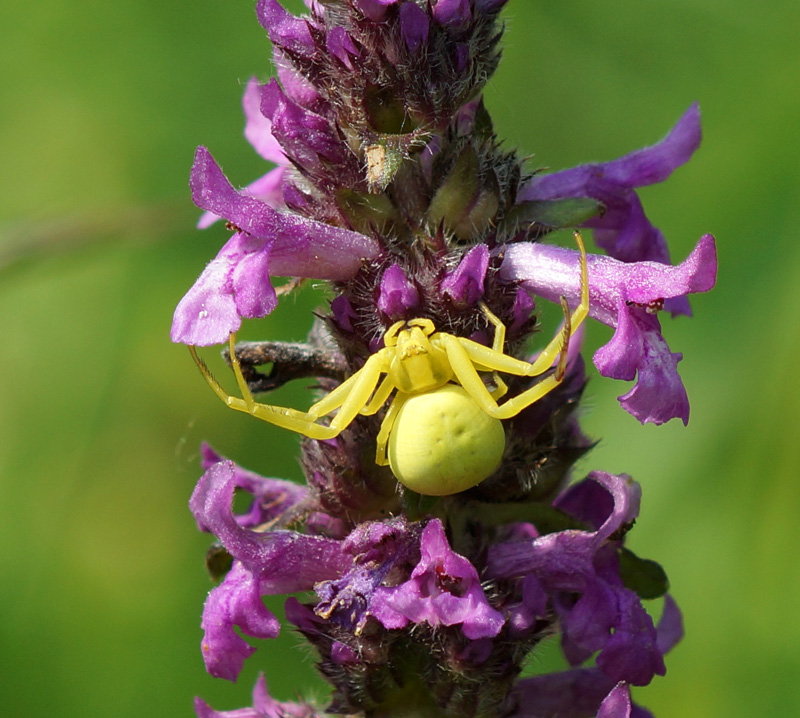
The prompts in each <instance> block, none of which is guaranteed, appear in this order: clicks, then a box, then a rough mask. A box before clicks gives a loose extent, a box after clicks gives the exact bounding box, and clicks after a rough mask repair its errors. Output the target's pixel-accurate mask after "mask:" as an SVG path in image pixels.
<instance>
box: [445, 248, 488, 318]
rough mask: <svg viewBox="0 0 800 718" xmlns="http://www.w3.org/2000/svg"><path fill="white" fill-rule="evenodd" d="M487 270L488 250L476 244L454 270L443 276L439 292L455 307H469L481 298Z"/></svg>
mask: <svg viewBox="0 0 800 718" xmlns="http://www.w3.org/2000/svg"><path fill="white" fill-rule="evenodd" d="M488 268H489V249H488V248H487V247H486V245H485V244H476V245H475V246H474V247H473V248H472V249H470V250H469V252H467V253H466V254H465V255H464V258H463V259H462V260H461V262H460V264H459V265H458V267H456V269H455V270H454V271H452V272H450V273H449V274H447V275H446V276H445V278H444V279H443V280H442V284H441V286H440V291H441V293H442V294H444V295H445V296H446V297H448V298H449V299H450V301H452V302H453V304H455V306H457V307H460V308H466V307H471V306H473V305H474V304H475V302H477V301H478V300H479V299H480V298H481V297H482V296H483V282H484V280H485V279H486V270H487V269H488Z"/></svg>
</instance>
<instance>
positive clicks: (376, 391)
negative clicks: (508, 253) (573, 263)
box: [189, 232, 589, 496]
mask: <svg viewBox="0 0 800 718" xmlns="http://www.w3.org/2000/svg"><path fill="white" fill-rule="evenodd" d="M575 241H576V242H577V244H578V249H579V250H580V266H581V299H580V303H579V304H578V306H577V307H575V309H574V310H573V311H572V313H571V314H570V310H569V307H568V306H567V302H566V299H565V298H564V297H562V298H561V306H562V309H563V311H564V325H563V328H562V329H561V330H560V331H559V333H558V334H556V336H555V337H553V339H552V340H551V341H550V342H549V343H548V344H547V346H546V347H545V348H544V349H543V350H542V351H541V353H540V354H539V355H538V356H537V357H536V359H535V360H534V361H533V362H527V361H524V360H521V359H516V358H514V357H512V356H509V355H508V354H505V353H504V352H503V347H504V344H505V332H506V328H505V325H504V324H503V323H502V322H501V321H500V319H498V318H497V317H496V316H495V315H494V314H492V312H491V311H489V308H488V307H487V306H486V305H485V304H484V303H481V305H480V306H481V310H482V312H483V313H484V315H485V316H486V318H487V320H488V321H489V322H490V323H491V324H492V325H493V326H494V341H493V342H492V346H491V347H487V346H484V345H483V344H479V343H478V342H475V341H472V340H471V339H466V338H464V337H458V336H455V335H453V334H448V333H447V332H440V331H436V327H435V325H434V323H433V322H432V321H431V320H430V319H427V318H417V319H411V320H409V321H399V322H396V323H395V324H393V325H392V326H391V327H390V328H389V329H388V331H387V332H386V333H385V334H384V337H383V339H384V348H383V349H380V350H378V351H377V352H375V353H374V354H372V355H371V356H370V357H369V358H368V359H367V361H366V362H365V364H364V366H363V367H361V369H359V370H358V371H357V372H355V374H353V375H352V376H350V377H348V378H347V379H346V380H345V381H343V382H342V383H341V384H340V385H339V386H338V387H336V388H335V389H334V390H333V391H331V392H330V393H329V394H328V395H327V396H325V397H324V398H322V399H321V400H320V401H318V402H317V403H315V404H314V405H313V406H311V407H310V408H309V410H308V411H305V412H304V411H299V410H297V409H290V408H284V407H279V406H272V405H270V404H262V403H259V402H257V401H255V399H254V398H253V395H252V393H251V392H250V390H249V388H248V386H247V382H246V381H245V379H244V376H243V375H242V369H241V366H240V364H239V360H238V358H237V357H236V352H235V350H234V344H235V335H234V334H231V336H230V358H231V366H232V368H233V372H234V375H235V377H236V383H237V384H238V386H239V390H240V392H241V397H238V396H232V395H231V394H228V393H227V392H226V391H225V390H224V389H223V388H222V386H221V385H220V384H219V382H217V380H216V379H215V378H214V377H213V376H212V375H211V372H210V371H209V369H208V367H207V366H206V365H205V363H204V362H203V360H202V359H200V357H199V356H198V354H197V350H196V349H195V347H193V346H190V347H189V351H190V352H191V354H192V357H193V358H194V360H195V362H196V364H197V366H198V368H199V369H200V372H201V373H202V375H203V376H204V377H205V380H206V381H207V382H208V384H209V386H210V387H211V388H212V389H213V390H214V392H215V393H216V395H217V396H218V397H219V398H220V399H221V400H222V401H223V402H224V403H225V404H226V405H227V406H228V407H230V408H231V409H235V410H236V411H241V412H244V413H247V414H252V415H253V416H255V417H256V418H258V419H261V420H262V421H266V422H269V423H270V424H275V425H277V426H280V427H283V428H284V429H290V430H291V431H296V432H298V433H300V434H303V435H305V436H307V437H309V438H311V439H332V438H334V437H335V436H337V435H338V434H339V433H340V432H341V431H343V430H344V429H345V428H347V426H348V425H349V424H350V423H351V422H352V421H353V420H354V419H355V418H356V416H357V415H358V414H362V415H366V416H369V415H372V414H375V413H376V412H377V411H378V410H379V409H380V408H381V407H382V406H383V405H384V404H385V403H386V402H387V401H388V399H389V397H390V396H391V394H392V392H395V394H394V398H393V399H392V401H391V403H390V404H389V408H388V409H387V411H386V415H385V417H384V419H383V422H382V423H381V427H380V431H379V433H378V436H377V448H376V452H375V462H376V463H377V464H378V465H379V466H386V465H387V464H388V465H389V467H390V468H391V470H392V472H393V473H394V475H395V477H396V478H397V480H398V481H399V482H400V483H401V484H403V485H404V486H406V487H408V488H410V489H412V490H413V491H416V492H417V493H420V494H426V495H429V496H447V495H450V494H455V493H459V492H461V491H465V490H466V489H469V488H471V487H473V486H475V485H476V484H478V483H480V482H481V481H483V480H484V479H485V478H487V477H488V476H490V475H491V474H492V473H494V471H495V470H496V469H497V467H498V466H499V464H500V460H501V458H502V455H503V451H504V449H505V431H504V429H503V426H502V424H501V420H502V419H509V418H511V417H513V416H516V415H517V414H519V412H521V411H522V410H523V409H525V408H527V407H528V406H530V405H531V404H533V403H534V402H536V401H538V400H539V399H541V398H542V397H543V396H545V395H546V394H547V393H548V392H550V391H552V390H553V389H554V388H555V387H557V386H558V385H559V384H560V383H561V381H562V380H563V378H564V373H565V371H566V362H567V347H568V345H569V340H570V336H571V335H572V333H573V332H574V331H575V330H576V329H577V328H578V326H579V325H580V324H581V322H583V320H584V319H585V318H586V315H587V314H588V311H589V282H588V273H587V268H586V250H585V249H584V246H583V241H582V239H581V236H580V234H579V233H578V232H575ZM553 364H556V368H555V371H553V372H551V373H550V374H548V375H547V376H545V377H544V378H543V379H542V380H541V381H539V382H537V383H536V384H534V385H533V386H531V387H530V388H528V389H526V390H524V391H523V392H521V393H520V394H518V395H516V396H514V397H511V398H510V399H507V400H506V401H504V402H503V403H501V404H498V399H501V398H502V397H503V396H505V394H506V393H507V390H508V389H507V386H506V384H505V383H504V382H503V380H502V379H501V378H500V377H499V375H498V372H502V373H505V374H512V375H514V376H528V377H536V376H541V375H543V374H545V373H546V372H547V371H548V369H550V368H551V367H552V366H553ZM479 372H492V373H493V381H492V383H493V385H494V388H493V389H489V388H488V387H487V385H486V384H485V383H484V380H483V379H482V378H481V375H480V373H479ZM333 412H336V414H335V416H334V417H333V418H332V419H331V421H330V423H328V424H321V423H319V419H321V418H322V417H325V416H327V415H329V414H332V413H333Z"/></svg>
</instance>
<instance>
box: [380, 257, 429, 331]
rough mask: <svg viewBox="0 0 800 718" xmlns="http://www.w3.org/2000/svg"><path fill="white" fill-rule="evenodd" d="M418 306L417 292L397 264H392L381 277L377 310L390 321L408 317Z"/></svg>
mask: <svg viewBox="0 0 800 718" xmlns="http://www.w3.org/2000/svg"><path fill="white" fill-rule="evenodd" d="M418 306H419V292H418V291H417V288H416V287H415V286H414V285H413V284H412V283H411V282H410V281H409V280H408V277H406V274H405V272H404V271H403V269H402V267H400V265H399V264H393V265H392V266H391V267H389V268H388V269H387V270H386V271H385V272H384V273H383V276H382V277H381V284H380V293H379V294H378V309H380V310H381V311H382V312H383V313H384V314H385V315H386V316H387V317H389V318H390V319H391V320H392V321H397V320H398V319H403V318H405V317H408V316H409V315H410V313H411V312H412V311H413V310H415V309H416V308H417V307H418Z"/></svg>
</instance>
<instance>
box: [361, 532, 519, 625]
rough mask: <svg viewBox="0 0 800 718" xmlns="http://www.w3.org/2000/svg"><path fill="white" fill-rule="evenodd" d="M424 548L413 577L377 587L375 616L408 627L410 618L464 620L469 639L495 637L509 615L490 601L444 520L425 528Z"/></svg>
mask: <svg viewBox="0 0 800 718" xmlns="http://www.w3.org/2000/svg"><path fill="white" fill-rule="evenodd" d="M420 552H421V556H422V557H421V559H420V562H419V563H418V564H417V566H416V568H415V569H414V570H413V571H412V573H411V578H410V579H409V580H408V581H406V582H405V583H403V584H400V585H399V586H394V587H391V588H379V589H377V590H376V591H375V593H374V595H373V600H372V603H371V605H370V612H371V613H372V614H373V615H374V616H375V618H377V619H378V620H379V621H380V622H381V623H382V624H383V625H384V626H385V627H386V628H403V627H404V626H406V625H407V624H408V623H409V622H413V623H427V624H429V625H431V626H439V625H444V626H454V625H457V624H461V626H462V630H463V632H464V635H465V636H466V637H467V638H469V639H472V640H475V639H479V638H491V637H494V636H496V635H497V634H498V633H499V632H500V630H501V629H502V627H503V624H504V623H505V619H504V618H503V616H502V614H500V613H499V612H498V611H496V610H495V609H493V608H492V607H491V606H490V605H489V602H488V601H487V600H486V595H485V594H484V592H483V589H482V588H481V583H480V579H479V578H478V572H477V571H476V570H475V567H474V566H473V565H472V564H471V563H470V562H469V561H468V560H467V559H466V558H464V557H463V556H460V555H459V554H457V553H455V552H454V551H453V550H452V549H451V548H450V545H449V544H448V542H447V537H446V536H445V533H444V527H443V526H442V522H441V521H440V520H439V519H433V520H432V521H430V522H429V523H428V524H427V525H426V526H425V528H424V529H423V532H422V536H421V539H420Z"/></svg>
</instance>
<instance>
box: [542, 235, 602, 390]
mask: <svg viewBox="0 0 800 718" xmlns="http://www.w3.org/2000/svg"><path fill="white" fill-rule="evenodd" d="M574 237H575V243H576V244H577V245H578V250H579V252H580V264H581V299H580V302H579V303H578V306H577V307H575V309H574V310H573V312H572V315H566V314H565V322H564V328H563V330H562V331H561V332H559V333H558V334H557V335H556V336H555V337H553V339H552V340H551V341H550V343H549V344H548V345H547V346H546V347H545V348H544V349H542V351H541V352H540V354H539V356H538V357H536V360H535V361H534V362H533V365H532V366H533V369H532V374H531V376H537V375H539V374H542V373H543V372H545V371H547V369H548V368H550V367H551V366H552V365H553V362H554V361H555V359H556V357H557V356H558V355H559V354H561V355H562V358H561V360H560V361H559V368H561V367H562V365H563V366H564V367H565V366H566V350H567V346H568V344H569V338H570V336H571V335H572V334H574V332H575V330H576V329H577V328H578V327H579V326H580V325H581V324H583V320H584V319H586V317H587V316H588V314H589V270H588V268H587V266H586V248H585V247H584V246H583V237H581V233H580V232H578V231H577V230H576V231H575V233H574ZM561 305H562V306H563V307H566V300H565V299H564V298H563V297H562V301H561ZM561 373H562V375H563V368H562V369H561Z"/></svg>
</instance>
